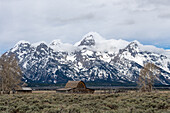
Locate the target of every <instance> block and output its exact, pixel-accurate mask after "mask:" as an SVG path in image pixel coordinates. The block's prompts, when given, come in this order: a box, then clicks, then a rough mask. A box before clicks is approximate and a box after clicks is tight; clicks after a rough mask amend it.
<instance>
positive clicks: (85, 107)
mask: <svg viewBox="0 0 170 113" xmlns="http://www.w3.org/2000/svg"><path fill="white" fill-rule="evenodd" d="M0 112H1V113H170V92H169V91H167V92H157V93H154V92H153V93H136V92H127V93H115V94H60V93H54V92H53V93H47V92H44V93H43V92H41V93H38V92H36V93H32V94H13V95H12V94H10V95H7V94H4V95H0Z"/></svg>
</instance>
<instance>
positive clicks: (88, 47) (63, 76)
mask: <svg viewBox="0 0 170 113" xmlns="http://www.w3.org/2000/svg"><path fill="white" fill-rule="evenodd" d="M147 50H148V51H147ZM150 50H152V51H150ZM153 50H154V51H153ZM158 51H159V52H158ZM160 51H161V52H160ZM10 52H12V53H15V54H16V55H17V58H18V60H19V64H20V66H21V69H22V71H23V78H24V80H25V81H27V82H40V83H58V82H66V81H68V80H83V81H109V82H121V83H133V82H136V81H137V78H138V76H139V72H140V69H141V68H142V67H143V64H144V63H147V62H152V63H154V64H156V65H157V66H158V67H160V70H161V74H160V75H159V77H158V78H157V83H159V84H170V58H168V57H167V56H166V50H162V49H159V48H156V47H151V46H144V45H142V44H140V43H139V42H137V41H134V42H127V41H124V40H114V39H112V40H105V39H104V38H102V37H101V36H100V35H99V34H97V33H88V34H87V35H85V36H84V37H83V39H82V40H81V41H80V42H77V43H76V44H75V45H71V44H63V43H61V42H60V41H59V40H55V41H52V42H51V43H50V44H46V43H45V42H40V43H37V44H30V43H29V42H26V41H20V42H18V43H17V44H16V45H15V47H14V48H12V49H11V50H9V51H8V52H7V54H9V53H10ZM161 53H162V54H161ZM163 53H164V54H163Z"/></svg>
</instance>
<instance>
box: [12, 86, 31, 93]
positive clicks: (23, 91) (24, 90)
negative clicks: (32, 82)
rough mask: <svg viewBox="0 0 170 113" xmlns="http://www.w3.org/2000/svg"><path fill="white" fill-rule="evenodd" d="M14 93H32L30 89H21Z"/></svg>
mask: <svg viewBox="0 0 170 113" xmlns="http://www.w3.org/2000/svg"><path fill="white" fill-rule="evenodd" d="M15 93H32V89H31V88H30V87H21V88H20V89H17V90H16V92H15Z"/></svg>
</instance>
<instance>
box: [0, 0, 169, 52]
mask: <svg viewBox="0 0 170 113" xmlns="http://www.w3.org/2000/svg"><path fill="white" fill-rule="evenodd" d="M169 6H170V1H169V0H83V1H80V0H71V1H68V0H62V1H61V0H0V52H1V53H2V51H6V50H8V49H9V48H11V47H13V45H15V43H17V42H18V41H20V40H27V41H30V42H31V43H33V42H38V41H46V42H47V43H48V42H51V41H52V40H54V39H61V40H62V41H63V42H67V43H75V42H77V41H79V40H80V39H81V38H82V36H83V35H85V34H86V33H88V32H90V31H96V32H99V33H100V34H102V35H103V36H104V37H106V38H108V39H110V38H116V39H118V38H122V39H125V40H128V41H129V40H130V41H131V40H139V41H140V42H141V43H143V44H153V45H156V46H158V47H164V48H170V46H169V45H168V44H169V43H170V40H169V36H170V32H169V28H170V19H169V10H170V7H169ZM167 46H168V47H167Z"/></svg>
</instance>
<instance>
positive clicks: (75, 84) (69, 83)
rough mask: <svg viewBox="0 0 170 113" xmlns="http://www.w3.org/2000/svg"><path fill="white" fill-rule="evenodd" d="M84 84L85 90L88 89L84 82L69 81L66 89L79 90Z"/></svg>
mask: <svg viewBox="0 0 170 113" xmlns="http://www.w3.org/2000/svg"><path fill="white" fill-rule="evenodd" d="M81 83H82V84H83V85H84V88H86V86H85V83H84V82H83V81H68V82H67V84H66V86H65V88H77V87H78V85H79V84H81Z"/></svg>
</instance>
